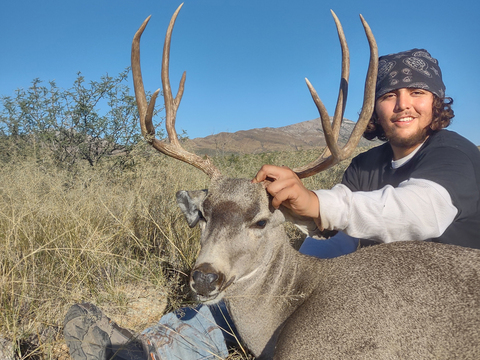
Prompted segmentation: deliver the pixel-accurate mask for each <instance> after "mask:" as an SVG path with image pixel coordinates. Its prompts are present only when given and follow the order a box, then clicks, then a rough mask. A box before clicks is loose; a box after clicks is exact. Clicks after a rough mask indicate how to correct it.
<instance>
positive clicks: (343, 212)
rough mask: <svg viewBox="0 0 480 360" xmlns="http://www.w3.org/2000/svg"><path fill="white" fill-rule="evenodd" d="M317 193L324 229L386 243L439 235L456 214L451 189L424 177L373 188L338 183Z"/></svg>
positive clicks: (423, 238) (424, 238)
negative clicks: (395, 184) (355, 189)
mask: <svg viewBox="0 0 480 360" xmlns="http://www.w3.org/2000/svg"><path fill="white" fill-rule="evenodd" d="M315 193H316V195H317V197H318V199H319V203H320V219H321V223H322V227H323V228H325V229H329V230H341V231H344V232H345V233H346V234H347V235H350V236H353V237H358V238H362V239H370V240H375V241H380V242H385V243H389V242H394V241H405V240H426V239H431V238H436V237H439V236H440V235H442V234H443V232H444V231H445V229H446V228H447V227H448V226H449V225H450V224H451V223H452V222H453V220H454V218H455V216H456V214H457V208H456V207H455V206H454V205H453V203H452V199H451V197H450V195H449V193H448V191H447V190H446V189H445V188H444V187H443V186H441V185H439V184H437V183H435V182H433V181H430V180H425V179H415V178H411V179H409V180H406V181H404V182H402V183H400V185H399V186H398V187H395V188H394V187H393V186H390V185H387V186H385V187H384V188H382V189H380V190H374V191H355V192H353V191H351V190H350V189H349V188H348V187H347V186H345V185H343V184H339V185H336V186H334V187H333V188H332V189H331V190H317V191H315Z"/></svg>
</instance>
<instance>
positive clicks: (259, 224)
mask: <svg viewBox="0 0 480 360" xmlns="http://www.w3.org/2000/svg"><path fill="white" fill-rule="evenodd" d="M266 225H267V220H260V221H257V222H256V223H255V224H254V227H256V228H257V229H263V228H264V227H265V226H266Z"/></svg>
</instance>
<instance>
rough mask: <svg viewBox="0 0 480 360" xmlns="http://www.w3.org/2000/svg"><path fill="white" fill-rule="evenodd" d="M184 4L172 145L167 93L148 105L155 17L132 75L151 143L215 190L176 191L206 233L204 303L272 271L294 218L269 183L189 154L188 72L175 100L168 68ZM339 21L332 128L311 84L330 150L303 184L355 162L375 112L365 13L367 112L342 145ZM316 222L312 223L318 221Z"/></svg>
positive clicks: (135, 50) (199, 269)
mask: <svg viewBox="0 0 480 360" xmlns="http://www.w3.org/2000/svg"><path fill="white" fill-rule="evenodd" d="M182 5H183V4H182ZM182 5H180V6H179V7H178V9H177V10H176V11H175V13H174V14H173V16H172V19H171V21H170V24H169V26H168V29H167V34H166V37H165V44H164V49H163V60H162V70H161V77H162V84H163V96H164V99H165V110H166V129H167V133H168V142H167V141H160V140H158V139H156V138H155V129H154V127H153V124H152V115H153V109H154V106H155V100H156V98H157V96H158V93H159V91H160V90H157V91H156V92H155V93H154V94H153V96H152V98H151V100H150V103H147V100H146V96H145V91H144V87H143V81H142V74H141V70H140V37H141V35H142V33H143V31H144V29H145V27H146V25H147V23H148V21H149V19H150V17H148V18H147V19H146V20H145V21H144V22H143V24H142V26H141V27H140V28H139V30H138V31H137V33H136V34H135V36H134V38H133V43H132V73H133V78H134V87H135V96H136V99H137V104H138V110H139V113H140V126H141V129H142V134H143V136H144V137H145V139H146V141H148V142H149V143H150V144H151V145H152V146H153V147H154V148H155V149H157V150H159V151H160V152H162V153H164V154H166V155H168V156H172V157H174V158H176V159H179V160H182V161H184V162H187V163H189V164H191V165H193V166H195V167H197V168H199V169H201V170H202V171H204V172H205V173H206V174H207V175H208V176H209V177H210V178H211V185H210V188H209V190H208V191H206V190H201V191H180V192H178V193H177V201H178V203H179V206H180V208H181V209H182V211H183V212H184V214H185V217H186V219H187V222H188V224H189V225H190V226H191V227H193V226H195V225H197V224H200V226H201V227H202V236H201V251H200V254H199V256H198V258H197V261H196V264H195V267H194V269H193V270H192V273H191V286H192V289H193V290H194V291H195V292H196V293H197V295H198V297H199V299H200V300H201V301H203V302H206V303H214V302H216V301H218V300H220V299H221V298H222V297H223V295H224V294H225V292H226V291H227V289H229V288H231V287H233V285H234V284H240V283H245V280H247V279H251V278H253V277H254V276H256V274H258V273H260V272H262V271H264V270H265V269H267V267H268V266H269V265H271V264H270V262H271V259H273V258H274V256H277V255H278V254H277V253H278V252H279V251H280V249H281V247H282V246H283V245H282V244H285V243H288V241H287V240H286V235H285V232H284V230H283V226H282V223H283V222H284V221H285V219H286V218H289V216H290V215H291V214H289V213H288V212H287V210H286V209H284V208H280V209H279V210H275V209H273V207H272V206H271V204H270V201H269V198H268V196H267V193H266V191H265V189H264V187H263V186H262V184H252V183H251V181H250V180H246V179H228V178H226V177H224V176H222V174H221V173H220V171H219V170H218V169H217V168H216V167H215V166H214V165H213V163H212V162H211V160H210V159H209V158H207V157H206V158H201V157H199V156H198V155H196V154H192V153H189V152H187V151H185V150H184V149H183V148H182V146H181V145H180V143H179V141H178V138H177V134H176V131H175V117H176V112H177V109H178V106H179V105H180V101H181V98H182V95H183V91H184V84H185V77H186V74H185V73H184V74H183V76H182V78H181V80H180V86H179V90H178V93H177V95H176V97H175V98H174V97H173V95H172V92H171V88H170V81H169V72H168V67H169V54H170V42H171V36H172V30H173V26H174V24H175V20H176V18H177V15H178V13H179V11H180V9H181V7H182ZM332 15H333V18H334V20H335V23H336V27H337V31H338V36H339V39H340V44H341V49H342V78H341V84H340V91H339V95H338V100H337V105H336V109H335V114H334V117H333V125H332V124H331V123H330V117H329V115H328V112H327V110H326V109H325V106H324V105H323V103H322V102H321V100H320V98H319V96H318V95H317V93H316V91H315V89H314V88H313V86H312V85H311V84H310V82H309V81H308V80H306V82H307V86H308V88H309V90H310V93H311V95H312V98H313V100H314V102H315V104H316V106H317V108H318V111H319V113H320V118H321V122H322V127H323V130H324V133H325V138H326V142H327V149H326V150H325V151H324V152H323V154H321V155H320V156H319V157H318V158H317V159H316V160H315V161H313V162H312V163H310V164H308V165H306V166H303V167H300V168H296V169H293V170H294V171H295V173H296V174H297V175H298V176H299V177H300V178H305V177H308V176H311V175H314V174H316V173H318V172H320V171H322V170H325V169H327V168H329V167H331V166H333V165H335V164H337V163H338V162H340V161H342V160H344V159H346V158H348V157H349V156H351V154H352V152H353V151H354V149H355V147H356V146H357V145H358V142H359V141H360V138H361V136H362V134H363V132H364V130H365V128H366V126H367V124H368V121H369V119H370V117H371V115H372V112H373V108H374V96H375V82H376V76H377V67H378V52H377V46H376V43H375V39H374V37H373V34H372V32H371V30H370V28H369V26H368V24H367V23H366V21H365V20H364V19H363V17H362V16H361V15H360V18H361V21H362V24H363V27H364V29H365V33H366V36H367V39H368V42H369V45H370V63H369V67H368V73H367V79H366V83H365V94H364V102H363V107H362V111H361V113H360V116H359V119H358V121H357V124H356V125H355V128H354V130H353V131H352V133H351V135H350V138H349V140H348V142H347V144H346V145H345V146H343V147H340V146H339V145H338V144H337V140H338V135H339V132H340V125H341V122H342V119H343V114H344V109H345V103H346V97H347V89H348V77H349V60H348V59H349V52H348V47H347V43H346V40H345V35H344V33H343V29H342V26H341V24H340V21H339V20H338V18H337V16H336V15H335V13H333V11H332ZM309 221H310V223H313V221H312V220H309ZM277 243H278V245H276V244H277ZM265 271H266V270H265Z"/></svg>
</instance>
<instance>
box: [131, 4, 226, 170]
mask: <svg viewBox="0 0 480 360" xmlns="http://www.w3.org/2000/svg"><path fill="white" fill-rule="evenodd" d="M182 6H183V4H181V5H180V6H179V7H178V8H177V10H176V11H175V13H174V14H173V16H172V19H171V20H170V24H169V25H168V29H167V34H166V36H165V44H164V46H163V58H162V72H161V74H162V85H163V97H164V100H165V112H166V120H165V127H166V129H167V134H168V140H169V143H167V142H165V141H160V140H158V139H156V138H155V128H154V126H153V122H152V117H153V111H154V108H155V101H156V99H157V96H158V94H159V92H160V89H158V90H157V91H155V93H154V94H153V95H152V98H151V99H150V103H147V97H146V95H145V89H144V86H143V80H142V71H141V67H140V38H141V36H142V34H143V31H144V30H145V27H146V26H147V24H148V21H149V20H150V16H149V17H148V18H146V19H145V21H144V22H143V24H142V26H140V28H139V29H138V31H137V32H136V33H135V36H134V37H133V41H132V74H133V85H134V88H135V98H136V99H137V106H138V112H139V113H140V127H141V129H142V135H143V136H144V138H145V140H146V141H148V142H149V143H150V144H151V145H152V146H153V147H154V148H155V149H157V150H158V151H160V152H162V153H164V154H165V155H168V156H171V157H173V158H175V159H178V160H182V161H184V162H186V163H188V164H191V165H193V166H195V167H196V168H198V169H200V170H202V171H203V172H204V173H206V174H207V175H208V176H209V177H210V178H211V179H215V178H218V177H220V176H221V173H220V170H218V169H217V168H216V167H215V165H213V163H212V162H211V160H210V159H209V158H208V157H206V158H201V157H200V156H198V155H196V154H193V153H190V152H188V151H186V150H185V149H184V148H183V147H182V146H181V145H180V143H179V141H178V136H177V132H176V130H175V119H176V115H177V110H178V107H179V105H180V101H181V100H182V96H183V91H184V88H185V79H186V72H184V73H183V75H182V78H181V80H180V85H179V88H178V92H177V95H176V97H175V98H173V95H172V89H171V87H170V79H169V75H168V67H169V61H170V42H171V39H172V31H173V26H174V25H175V20H176V19H177V15H178V13H179V11H180V9H181V8H182Z"/></svg>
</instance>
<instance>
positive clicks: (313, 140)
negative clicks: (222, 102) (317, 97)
mask: <svg viewBox="0 0 480 360" xmlns="http://www.w3.org/2000/svg"><path fill="white" fill-rule="evenodd" d="M354 126H355V123H354V122H353V121H350V120H347V119H344V121H343V124H342V128H341V130H340V143H341V144H344V143H345V142H346V141H347V140H348V136H350V133H351V131H352V129H353V127H354ZM371 145H372V142H371V141H368V140H365V139H362V140H361V142H360V146H371ZM324 146H325V137H324V134H323V130H322V125H321V123H320V119H319V118H317V119H314V120H308V121H303V122H300V123H297V124H293V125H288V126H283V127H278V128H270V127H266V128H261V129H251V130H242V131H237V132H235V133H227V132H222V133H219V134H215V135H210V136H207V137H204V138H195V139H190V140H187V141H186V143H185V147H186V148H188V149H189V150H191V151H194V152H196V153H197V154H207V155H218V154H256V153H262V152H271V151H289V150H308V149H312V148H318V147H324Z"/></svg>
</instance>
